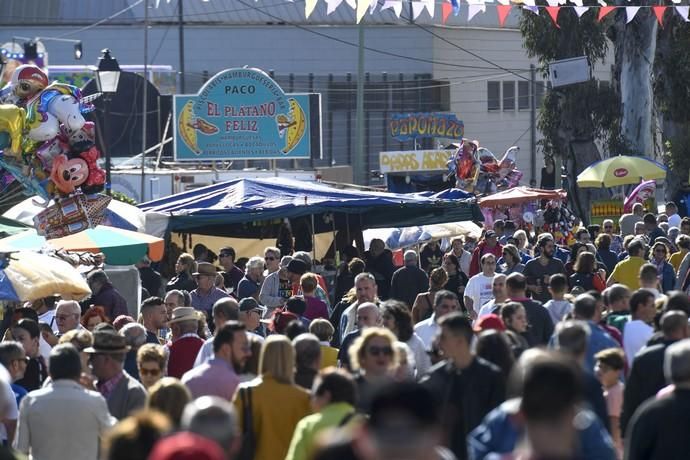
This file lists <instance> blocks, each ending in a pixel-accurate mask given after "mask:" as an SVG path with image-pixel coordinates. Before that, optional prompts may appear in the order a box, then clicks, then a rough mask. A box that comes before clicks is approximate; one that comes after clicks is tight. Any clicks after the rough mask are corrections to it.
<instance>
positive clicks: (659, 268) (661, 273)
mask: <svg viewBox="0 0 690 460" xmlns="http://www.w3.org/2000/svg"><path fill="white" fill-rule="evenodd" d="M668 252H669V251H668V247H667V246H666V245H665V244H664V243H662V242H660V241H657V242H656V243H654V245H653V246H652V255H651V257H650V259H651V260H650V261H649V262H650V263H651V264H653V265H654V266H655V267H656V273H657V277H658V278H659V285H660V286H661V292H662V294H665V293H667V292H668V291H671V290H673V288H674V287H675V285H676V272H675V270H674V269H673V265H671V264H670V263H668Z"/></svg>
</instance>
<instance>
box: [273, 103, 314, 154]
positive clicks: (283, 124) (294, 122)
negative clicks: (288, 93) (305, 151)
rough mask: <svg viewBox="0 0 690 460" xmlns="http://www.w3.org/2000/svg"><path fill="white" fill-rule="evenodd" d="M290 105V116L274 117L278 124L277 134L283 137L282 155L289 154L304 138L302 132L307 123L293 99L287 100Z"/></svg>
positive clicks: (280, 115)
mask: <svg viewBox="0 0 690 460" xmlns="http://www.w3.org/2000/svg"><path fill="white" fill-rule="evenodd" d="M288 102H289V103H290V116H289V117H288V116H287V115H284V114H279V115H276V122H277V123H278V132H279V133H280V135H281V136H283V135H284V134H286V133H287V135H286V136H285V148H283V153H289V152H290V151H291V150H292V149H294V148H295V147H296V146H297V144H299V142H300V141H301V140H302V137H304V131H305V129H306V127H307V122H306V120H305V117H304V110H302V107H300V105H299V103H298V102H297V101H296V100H295V99H293V98H290V99H288Z"/></svg>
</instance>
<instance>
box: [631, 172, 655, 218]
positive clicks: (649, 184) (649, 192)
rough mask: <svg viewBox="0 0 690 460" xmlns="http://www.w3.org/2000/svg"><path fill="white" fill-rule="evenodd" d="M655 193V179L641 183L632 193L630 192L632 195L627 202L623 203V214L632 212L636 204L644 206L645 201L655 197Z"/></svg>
mask: <svg viewBox="0 0 690 460" xmlns="http://www.w3.org/2000/svg"><path fill="white" fill-rule="evenodd" d="M655 193H656V181H655V180H654V179H652V180H646V181H643V182H642V183H640V185H638V186H637V187H635V188H634V189H633V191H632V192H630V195H628V196H627V198H626V199H625V201H624V202H623V212H625V213H630V212H632V208H633V206H634V205H635V203H642V204H644V203H645V201H647V200H648V199H649V198H651V197H653V196H654V194H655Z"/></svg>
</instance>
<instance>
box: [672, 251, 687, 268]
mask: <svg viewBox="0 0 690 460" xmlns="http://www.w3.org/2000/svg"><path fill="white" fill-rule="evenodd" d="M686 254H687V252H681V251H678V252H674V253H673V254H671V257H670V258H669V259H668V263H670V264H671V265H673V269H674V270H675V271H676V273H677V272H678V269H680V264H681V263H682V262H683V259H684V258H685V255H686Z"/></svg>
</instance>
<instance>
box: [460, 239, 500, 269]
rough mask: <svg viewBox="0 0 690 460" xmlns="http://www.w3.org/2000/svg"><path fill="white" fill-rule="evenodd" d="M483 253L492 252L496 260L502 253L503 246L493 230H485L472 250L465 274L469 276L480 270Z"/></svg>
mask: <svg viewBox="0 0 690 460" xmlns="http://www.w3.org/2000/svg"><path fill="white" fill-rule="evenodd" d="M484 254H493V255H494V256H496V260H498V259H499V258H500V257H501V255H502V254H503V246H501V244H500V243H499V242H498V235H497V234H496V232H495V231H494V230H487V231H486V233H485V234H484V239H482V240H481V241H480V242H479V244H478V245H477V247H476V248H475V250H474V252H473V253H472V260H471V261H470V272H469V273H468V274H467V275H468V276H469V277H470V278H472V277H473V276H474V275H476V274H477V273H479V272H480V271H482V267H481V263H480V261H481V259H482V256H483V255H484Z"/></svg>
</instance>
